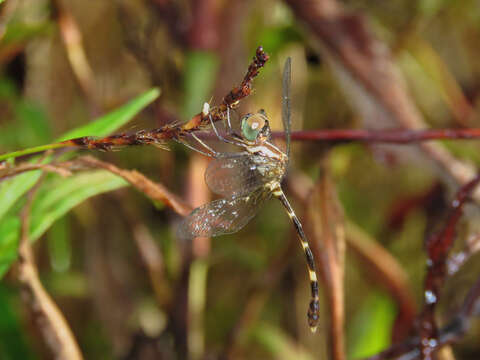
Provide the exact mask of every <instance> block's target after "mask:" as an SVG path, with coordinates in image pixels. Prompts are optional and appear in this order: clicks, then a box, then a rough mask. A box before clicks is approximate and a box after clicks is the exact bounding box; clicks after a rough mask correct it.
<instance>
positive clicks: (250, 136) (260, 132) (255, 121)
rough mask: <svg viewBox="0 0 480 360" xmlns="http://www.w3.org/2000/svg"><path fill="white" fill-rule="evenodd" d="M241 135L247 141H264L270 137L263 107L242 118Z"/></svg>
mask: <svg viewBox="0 0 480 360" xmlns="http://www.w3.org/2000/svg"><path fill="white" fill-rule="evenodd" d="M241 126H242V136H243V137H244V138H245V139H246V140H248V141H255V142H264V141H266V140H267V139H268V138H269V137H270V126H269V125H268V119H267V114H266V113H265V111H264V110H263V109H261V110H259V111H258V112H257V113H255V114H247V115H245V116H244V117H243V118H242V124H241Z"/></svg>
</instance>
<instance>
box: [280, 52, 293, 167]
mask: <svg viewBox="0 0 480 360" xmlns="http://www.w3.org/2000/svg"><path fill="white" fill-rule="evenodd" d="M291 82H292V59H291V58H289V57H288V58H287V60H286V61H285V66H284V67H283V79H282V121H283V129H284V130H285V141H286V147H287V149H286V151H285V153H286V154H287V157H288V158H290V132H291V129H290V128H291V123H290V122H291V120H290V113H291V108H290V84H291Z"/></svg>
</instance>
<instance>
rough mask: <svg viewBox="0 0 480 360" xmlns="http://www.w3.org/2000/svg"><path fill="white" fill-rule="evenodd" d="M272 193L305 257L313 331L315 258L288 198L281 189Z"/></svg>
mask: <svg viewBox="0 0 480 360" xmlns="http://www.w3.org/2000/svg"><path fill="white" fill-rule="evenodd" d="M273 194H274V195H275V196H276V197H278V199H279V200H280V201H281V202H282V204H283V206H284V207H285V209H287V213H288V216H289V217H290V219H291V220H292V222H293V225H294V226H295V230H296V231H297V235H298V237H299V239H300V243H301V245H302V248H303V252H304V253H305V257H306V259H307V268H308V276H309V278H310V290H311V300H310V305H309V307H308V313H307V318H308V325H309V326H310V330H312V332H315V331H316V330H317V325H318V321H319V319H320V303H319V295H318V280H317V272H316V269H315V259H314V257H313V253H312V250H311V249H310V245H309V244H308V239H307V237H306V235H305V233H304V232H303V227H302V224H301V223H300V220H298V218H297V215H295V212H294V211H293V208H292V206H291V205H290V203H289V202H288V199H287V197H286V196H285V194H284V193H283V191H282V189H280V188H278V189H276V190H274V191H273Z"/></svg>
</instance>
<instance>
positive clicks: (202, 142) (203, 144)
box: [190, 133, 218, 157]
mask: <svg viewBox="0 0 480 360" xmlns="http://www.w3.org/2000/svg"><path fill="white" fill-rule="evenodd" d="M190 135H192V137H193V138H194V139H195V140H197V142H198V143H199V144H200V145H202V146H203V147H204V148H205V149H207V150H208V151H210V152H211V154H212V155H213V157H218V152H216V151H215V150H213V149H212V148H211V147H210V146H208V145H207V144H206V143H205V142H204V141H203V140H201V139H200V138H199V137H198V136H197V135H195V134H194V133H190Z"/></svg>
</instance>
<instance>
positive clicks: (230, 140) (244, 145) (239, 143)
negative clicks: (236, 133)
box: [208, 110, 248, 148]
mask: <svg viewBox="0 0 480 360" xmlns="http://www.w3.org/2000/svg"><path fill="white" fill-rule="evenodd" d="M227 111H228V110H227ZM208 117H209V119H210V124H211V125H212V129H213V131H214V132H215V135H216V136H217V137H218V138H219V139H220V140H222V141H223V142H226V143H227V144H232V145H236V146H240V147H243V148H247V147H248V145H247V144H244V143H243V142H241V141H238V140H232V139H227V138H225V137H224V136H222V135H220V133H219V132H218V130H217V127H216V126H215V123H214V121H213V118H212V115H211V114H209V115H208Z"/></svg>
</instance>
